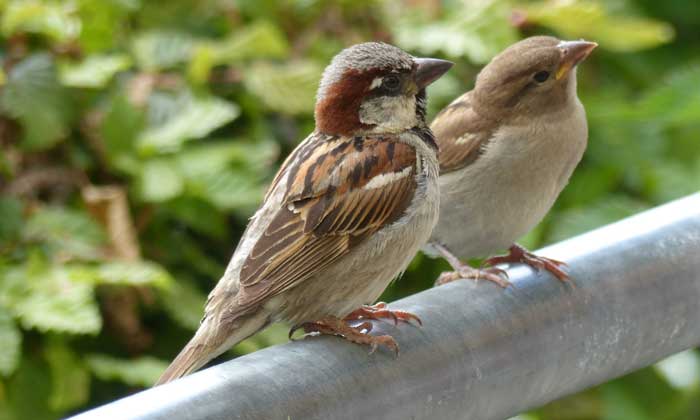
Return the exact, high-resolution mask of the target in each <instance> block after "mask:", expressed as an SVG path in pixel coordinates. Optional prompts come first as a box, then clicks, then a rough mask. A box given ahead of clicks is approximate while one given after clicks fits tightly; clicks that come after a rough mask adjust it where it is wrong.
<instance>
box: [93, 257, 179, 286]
mask: <svg viewBox="0 0 700 420" xmlns="http://www.w3.org/2000/svg"><path fill="white" fill-rule="evenodd" d="M95 274H96V279H95V280H96V282H97V283H98V284H119V285H131V286H153V287H158V288H163V289H167V288H168V287H170V286H171V285H172V283H173V279H172V277H170V274H169V273H168V272H167V271H166V270H165V269H164V268H163V267H161V266H160V265H158V264H156V263H153V262H150V261H130V262H126V261H115V262H107V263H102V264H100V265H98V266H97V269H96V271H95Z"/></svg>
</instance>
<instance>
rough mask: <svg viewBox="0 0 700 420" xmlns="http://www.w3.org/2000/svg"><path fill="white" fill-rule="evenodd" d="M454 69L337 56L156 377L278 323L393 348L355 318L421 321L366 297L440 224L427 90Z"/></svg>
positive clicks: (362, 53) (366, 54)
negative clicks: (305, 129) (191, 323)
mask: <svg viewBox="0 0 700 420" xmlns="http://www.w3.org/2000/svg"><path fill="white" fill-rule="evenodd" d="M451 66H452V63H451V62H449V61H445V60H439V59H432V58H416V57H413V56H411V55H409V54H407V53H406V52H404V51H402V50H401V49H399V48H397V47H394V46H392V45H389V44H384V43H377V42H368V43H363V44H358V45H354V46H352V47H349V48H347V49H345V50H343V51H342V52H340V53H339V54H338V55H336V56H335V57H334V58H333V60H332V61H331V63H330V65H329V66H328V67H327V68H326V69H325V71H324V73H323V76H322V78H321V82H320V85H319V88H318V92H317V97H316V106H315V111H314V117H315V122H316V128H315V130H314V132H313V133H312V134H310V135H309V136H308V137H307V138H306V139H305V140H304V141H303V142H302V143H300V144H299V146H297V147H296V149H295V150H294V151H293V152H292V153H291V154H290V155H289V157H288V158H287V159H286V160H285V162H284V163H283V164H282V167H281V168H280V170H279V172H278V173H277V175H276V176H275V178H274V180H273V182H272V184H271V186H270V187H269V189H268V192H267V194H266V196H265V198H264V201H263V204H262V205H261V207H260V208H259V209H258V210H257V212H256V213H255V215H254V216H253V217H252V218H251V219H250V221H249V223H248V226H247V228H246V230H245V232H244V233H243V236H242V237H241V239H240V242H239V243H238V246H237V248H236V250H235V251H234V254H233V256H232V258H231V261H230V263H229V264H228V267H227V268H226V271H225V273H224V274H223V276H222V278H221V279H220V280H219V282H218V284H217V285H216V287H215V288H214V289H213V290H212V292H211V293H210V294H209V297H208V300H207V303H206V308H205V314H204V318H203V320H202V322H201V325H200V327H199V328H198V330H197V332H196V333H195V335H194V337H193V338H192V339H191V340H190V342H189V343H188V344H187V345H186V346H185V348H184V349H183V350H182V351H181V352H180V353H179V354H178V356H177V357H176V358H175V360H174V361H173V362H172V364H171V365H170V366H169V367H168V368H167V369H166V371H165V373H163V375H162V376H161V378H160V379H159V381H158V384H162V383H166V382H169V381H172V380H174V379H176V378H179V377H181V376H184V375H186V374H188V373H190V372H192V371H194V370H196V369H199V368H200V367H202V366H203V365H204V364H206V363H207V362H208V361H209V360H211V359H212V358H214V357H216V356H218V355H219V354H221V353H223V352H224V351H226V350H227V349H229V348H230V347H232V346H233V345H235V344H236V343H238V342H240V341H241V340H243V339H245V338H247V337H249V336H250V335H252V334H254V333H256V332H257V331H259V330H261V329H263V328H264V327H266V326H267V325H268V324H270V323H272V322H278V321H281V322H287V323H289V324H291V325H294V326H295V328H304V330H305V331H306V332H307V333H319V334H331V335H337V336H341V337H343V338H345V339H347V340H349V341H351V342H354V343H360V344H367V345H370V346H371V347H372V350H374V349H375V348H376V347H377V346H378V345H384V346H387V347H389V348H390V349H393V350H394V351H398V345H397V344H396V342H395V340H394V339H393V338H392V337H390V336H387V335H384V336H372V335H369V334H368V332H369V330H370V329H371V323H369V322H367V321H365V322H363V323H362V324H360V325H359V326H354V325H353V321H357V320H367V319H378V318H392V319H393V320H394V321H397V320H403V321H409V320H411V319H415V320H417V321H419V320H418V319H417V317H416V316H415V315H413V314H409V313H406V312H402V311H390V310H388V309H386V307H385V304H383V303H379V304H377V305H374V306H370V305H369V304H371V303H372V302H374V301H376V299H377V298H378V297H379V295H380V294H381V293H382V292H383V291H384V289H385V288H386V287H387V286H388V285H389V284H390V282H391V281H392V280H393V279H394V278H396V277H397V276H398V275H399V274H400V273H401V272H403V270H405V268H406V266H407V265H408V264H409V262H410V261H411V258H412V257H413V256H414V254H415V253H416V252H418V250H419V249H420V247H421V246H422V245H424V244H425V242H426V241H427V240H428V237H429V236H430V232H431V231H432V229H433V227H434V225H435V223H436V221H437V217H438V208H439V202H438V200H439V193H438V176H439V163H438V159H437V145H436V143H435V139H434V137H433V135H432V133H431V131H430V129H429V127H428V125H427V123H426V120H425V113H426V100H427V99H426V92H425V88H426V86H428V85H429V84H430V83H432V82H433V81H435V80H437V79H438V78H439V77H440V76H442V74H444V73H445V72H446V71H447V70H449V68H450V67H451ZM295 328H293V329H292V331H291V332H290V337H291V333H292V332H293V331H294V329H295Z"/></svg>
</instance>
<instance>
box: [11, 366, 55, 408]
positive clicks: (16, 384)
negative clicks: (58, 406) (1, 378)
mask: <svg viewBox="0 0 700 420" xmlns="http://www.w3.org/2000/svg"><path fill="white" fill-rule="evenodd" d="M6 384H7V388H6V390H7V406H8V408H9V411H10V413H11V414H10V415H9V419H11V420H18V419H31V420H57V419H58V418H59V417H60V416H59V415H58V414H56V413H52V412H51V410H50V409H49V405H48V401H49V395H50V392H51V378H50V377H49V370H48V369H47V366H46V364H45V363H43V361H42V360H40V359H39V358H38V357H32V356H30V355H25V357H23V358H22V362H21V363H20V365H19V368H18V369H17V371H16V372H15V374H14V375H12V377H11V378H9V380H8V381H7V382H6Z"/></svg>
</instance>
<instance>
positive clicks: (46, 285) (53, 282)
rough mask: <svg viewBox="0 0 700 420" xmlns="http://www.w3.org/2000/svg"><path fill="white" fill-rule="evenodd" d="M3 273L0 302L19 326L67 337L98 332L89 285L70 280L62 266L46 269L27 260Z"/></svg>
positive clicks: (98, 318) (66, 270)
mask: <svg viewBox="0 0 700 420" xmlns="http://www.w3.org/2000/svg"><path fill="white" fill-rule="evenodd" d="M3 274H4V278H3V279H2V283H3V284H2V288H0V299H1V300H0V302H2V303H3V304H4V305H6V307H7V308H8V310H9V311H10V312H12V314H13V315H14V316H15V317H16V318H18V319H19V321H20V323H21V324H22V327H24V328H27V329H30V328H36V329H37V330H39V331H41V332H47V331H54V332H64V333H70V334H97V333H98V332H99V331H100V328H101V327H102V319H101V317H100V312H99V309H98V307H97V302H96V301H95V297H94V293H93V286H92V285H91V284H88V283H85V282H81V281H76V280H74V279H73V278H72V277H71V270H69V269H67V268H66V267H62V266H57V267H46V266H43V265H41V264H36V263H32V262H31V261H30V262H29V263H27V264H26V265H25V266H23V267H19V268H14V269H10V270H6V271H5V272H4V273H3Z"/></svg>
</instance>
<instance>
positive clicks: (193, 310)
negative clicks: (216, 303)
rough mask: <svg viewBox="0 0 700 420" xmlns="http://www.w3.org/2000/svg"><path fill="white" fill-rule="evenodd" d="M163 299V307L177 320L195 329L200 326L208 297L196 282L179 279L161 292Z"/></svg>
mask: <svg viewBox="0 0 700 420" xmlns="http://www.w3.org/2000/svg"><path fill="white" fill-rule="evenodd" d="M161 300H162V302H163V308H165V310H166V312H167V313H168V315H170V317H171V318H172V319H173V320H175V322H177V323H178V324H180V325H181V326H183V327H185V328H188V329H190V330H193V331H194V330H196V329H197V328H198V327H199V321H201V319H202V316H203V315H204V303H205V302H206V300H207V297H206V295H204V294H203V293H202V292H201V291H200V290H199V289H198V288H197V287H196V286H195V285H194V283H192V282H190V281H187V280H183V279H179V280H178V281H177V283H175V284H173V287H171V288H169V289H168V290H166V291H164V292H163V293H162V294H161Z"/></svg>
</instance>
